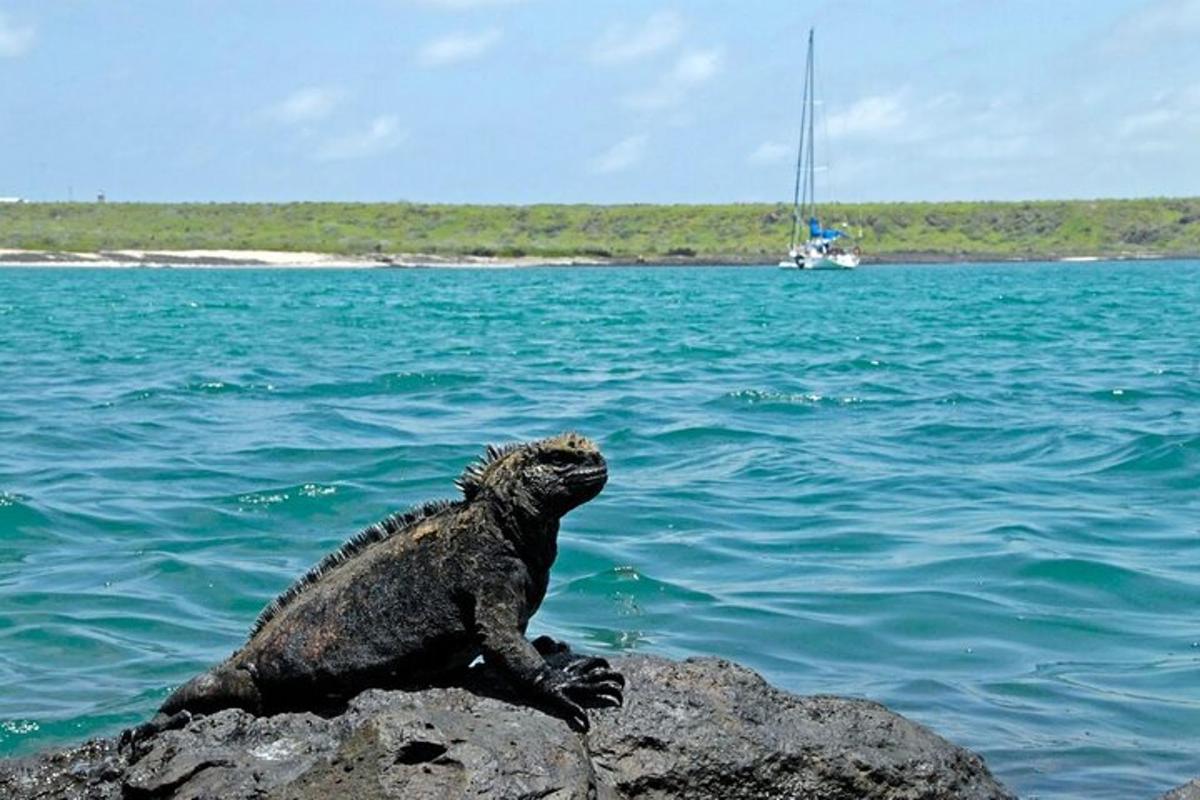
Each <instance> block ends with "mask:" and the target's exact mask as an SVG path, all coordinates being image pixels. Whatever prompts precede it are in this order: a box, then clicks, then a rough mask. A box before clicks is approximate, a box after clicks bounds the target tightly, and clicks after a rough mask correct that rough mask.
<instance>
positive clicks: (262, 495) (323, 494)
mask: <svg viewBox="0 0 1200 800" xmlns="http://www.w3.org/2000/svg"><path fill="white" fill-rule="evenodd" d="M337 491H338V487H337V486H334V485H327V484H321V483H303V484H299V485H297V486H287V487H282V488H278V489H267V490H265V491H261V492H248V493H246V494H240V495H238V496H237V497H236V503H237V506H238V507H239V508H240V509H241V510H243V511H249V510H261V509H264V508H270V507H272V506H288V505H293V504H297V503H308V502H311V501H313V500H320V499H323V498H327V497H330V496H332V495H335V494H337Z"/></svg>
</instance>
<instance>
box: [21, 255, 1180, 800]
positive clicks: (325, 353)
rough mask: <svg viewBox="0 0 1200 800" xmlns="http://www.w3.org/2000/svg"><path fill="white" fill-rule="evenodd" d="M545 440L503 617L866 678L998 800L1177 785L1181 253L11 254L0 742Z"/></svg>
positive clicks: (127, 685)
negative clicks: (980, 762) (332, 258)
mask: <svg viewBox="0 0 1200 800" xmlns="http://www.w3.org/2000/svg"><path fill="white" fill-rule="evenodd" d="M565 429H576V430H579V431H581V432H583V433H586V434H587V435H589V436H591V437H593V438H595V439H596V440H598V442H599V443H600V444H601V447H602V449H603V451H604V452H605V454H606V455H607V457H608V459H609V464H610V473H611V477H610V481H609V484H608V487H607V488H606V489H605V491H604V492H603V493H602V494H601V495H600V496H599V497H598V498H596V499H595V500H594V501H592V502H591V503H589V504H587V505H585V506H583V507H581V508H579V509H578V510H576V511H575V512H573V513H572V514H571V515H569V516H568V517H567V518H566V519H565V520H564V525H563V530H562V534H561V540H560V546H561V555H560V556H559V560H558V563H557V564H556V565H555V568H554V571H553V575H552V584H551V590H550V593H549V595H548V597H547V599H546V602H545V604H544V606H543V607H542V611H541V612H540V613H539V614H538V616H537V617H536V618H535V619H534V622H533V625H532V626H531V632H532V633H550V634H552V635H554V636H557V637H561V638H564V639H566V640H568V641H570V642H572V643H575V644H577V645H579V646H581V647H582V648H584V649H591V650H594V651H599V652H602V653H621V652H647V653H658V654H662V655H666V656H672V657H682V656H689V655H716V656H722V657H725V658H730V659H736V660H737V661H740V662H742V663H744V664H747V665H749V666H751V667H754V668H755V669H758V670H760V671H761V672H762V673H764V674H765V675H766V676H767V677H768V678H769V679H770V680H771V681H772V682H774V683H776V684H778V685H780V686H783V687H785V688H787V689H790V690H793V691H796V692H801V693H816V692H820V693H837V694H845V695H858V696H863V697H868V698H871V699H874V700H878V701H881V702H883V703H886V704H888V705H889V706H891V707H892V708H894V709H896V710H898V711H900V712H902V713H904V714H906V715H908V716H909V717H911V718H913V719H915V720H917V721H919V722H922V723H924V724H926V725H929V726H931V727H932V728H933V729H934V730H936V731H938V732H939V733H941V734H942V735H944V736H946V737H947V738H949V739H951V740H952V741H955V742H957V743H959V744H963V745H966V746H968V747H971V748H973V749H975V750H977V751H979V752H981V753H982V754H983V755H984V756H985V757H986V758H987V761H988V764H989V766H990V767H991V769H992V770H993V772H994V773H995V774H996V775H997V776H998V777H999V778H1000V779H1001V780H1003V781H1004V782H1005V783H1007V784H1008V785H1009V786H1011V787H1012V788H1013V789H1015V790H1017V791H1019V792H1020V793H1021V794H1022V796H1028V797H1043V798H1050V797H1088V798H1122V800H1125V799H1127V798H1141V797H1145V798H1150V797H1153V796H1156V795H1157V794H1158V793H1160V792H1162V791H1165V790H1166V789H1168V788H1170V787H1171V786H1173V785H1176V784H1178V783H1181V782H1183V781H1185V780H1187V779H1189V778H1192V777H1195V776H1198V775H1200V743H1198V740H1197V736H1196V732H1197V731H1200V491H1198V490H1200V262H1161V263H1121V264H1116V263H1089V264H1004V265H969V266H887V267H869V266H868V267H863V268H861V269H859V270H858V271H855V272H852V273H801V272H798V271H795V270H792V271H784V270H779V269H753V268H727V269H726V268H711V269H695V268H693V269H668V268H657V269H649V268H647V269H601V268H578V269H563V268H555V269H527V270H508V271H503V270H490V271H484V270H464V271H452V270H437V271H435V270H427V271H426V270H372V271H365V270H358V271H350V270H278V269H270V270H264V269H250V268H247V269H229V270H151V269H128V270H71V269H49V268H42V269H0V754H3V755H12V754H21V753H28V752H30V751H32V750H35V749H37V748H41V747H46V746H49V745H55V744H62V743H66V742H71V741H75V740H80V739H83V738H84V737H87V736H92V735H97V734H112V733H115V732H116V731H118V730H120V729H121V728H122V727H124V726H127V725H129V724H131V723H135V722H138V721H140V720H142V719H143V718H145V717H147V716H148V715H150V714H151V712H152V711H153V710H154V708H155V707H156V706H157V704H158V703H159V702H160V701H161V700H162V699H163V698H164V697H165V696H166V694H167V693H168V692H169V690H170V689H171V688H172V687H173V686H175V685H177V684H179V683H180V682H182V681H183V680H185V679H186V678H188V677H190V676H192V675H193V674H195V673H196V672H198V671H200V670H202V669H203V668H205V667H206V666H208V665H211V664H212V663H214V662H216V661H219V660H220V659H222V658H224V657H225V656H226V655H227V654H228V653H229V652H230V651H232V650H233V649H234V648H236V647H237V646H238V645H239V644H240V643H241V642H242V641H243V638H244V636H245V634H246V631H247V629H248V627H249V625H250V624H251V622H252V621H253V619H254V617H255V616H256V615H257V613H258V612H259V610H260V609H261V607H262V606H263V605H264V604H265V603H266V602H267V601H269V600H270V599H271V598H272V597H273V596H274V595H275V594H276V593H277V592H279V591H280V590H282V589H283V588H284V587H286V586H287V585H288V584H289V583H290V582H291V580H292V579H293V578H295V577H296V576H297V575H299V574H300V573H301V572H303V571H304V570H305V569H306V568H307V567H308V566H309V565H311V564H312V563H314V562H315V561H317V560H318V559H319V558H320V557H321V556H322V555H323V554H324V553H326V552H327V551H329V550H330V549H332V548H334V547H335V546H336V545H338V544H339V542H341V541H342V540H343V539H345V538H347V537H348V536H350V535H351V534H353V533H354V532H355V531H357V530H358V529H359V528H361V527H363V526H365V525H367V524H369V523H371V522H373V521H375V520H376V519H378V518H380V517H382V516H383V515H385V514H387V513H389V512H391V511H393V510H396V509H401V508H404V507H406V506H408V505H411V504H415V503H419V502H421V501H424V500H430V499H434V498H439V497H446V496H451V495H453V493H454V487H453V483H452V482H453V479H454V478H455V476H456V475H457V474H458V473H459V471H460V470H461V469H462V468H463V466H465V465H466V464H467V463H468V462H469V461H471V460H472V459H473V458H474V457H475V456H477V455H478V454H479V453H480V451H481V448H482V446H483V445H484V444H485V443H488V442H506V441H511V440H517V439H528V438H534V437H542V436H546V435H549V434H553V433H557V432H559V431H562V430H565Z"/></svg>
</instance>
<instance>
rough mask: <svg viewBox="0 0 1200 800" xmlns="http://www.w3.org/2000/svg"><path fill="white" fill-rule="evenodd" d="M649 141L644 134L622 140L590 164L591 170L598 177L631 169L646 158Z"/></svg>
mask: <svg viewBox="0 0 1200 800" xmlns="http://www.w3.org/2000/svg"><path fill="white" fill-rule="evenodd" d="M648 141H649V139H648V138H647V137H646V136H645V135H644V134H637V135H634V136H629V137H627V138H625V139H622V140H621V141H619V142H617V143H616V144H614V145H613V146H612V147H610V148H608V149H607V150H605V151H604V152H603V153H601V154H600V155H598V156H596V157H595V158H593V159H592V160H591V162H590V164H589V168H590V170H591V171H592V172H594V173H596V174H598V175H605V174H608V173H611V172H620V171H622V170H626V169H629V168H630V167H632V166H633V165H634V164H637V163H638V162H639V161H641V160H642V159H643V158H644V157H645V156H646V144H647V142H648Z"/></svg>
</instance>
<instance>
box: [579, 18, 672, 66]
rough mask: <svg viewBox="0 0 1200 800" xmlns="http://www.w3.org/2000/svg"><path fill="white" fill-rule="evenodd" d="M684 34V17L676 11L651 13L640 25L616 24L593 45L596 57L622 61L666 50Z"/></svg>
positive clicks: (618, 62) (596, 60)
mask: <svg viewBox="0 0 1200 800" xmlns="http://www.w3.org/2000/svg"><path fill="white" fill-rule="evenodd" d="M681 36H683V17H681V16H679V14H676V13H675V12H673V11H660V12H658V13H657V14H653V15H651V17H650V18H649V19H647V20H646V21H645V22H644V23H642V24H641V25H640V26H637V27H631V26H626V25H615V26H613V27H611V28H609V29H608V30H607V31H605V33H604V35H603V36H601V37H600V39H599V40H598V41H597V42H596V43H595V44H594V45H592V60H593V61H595V62H597V63H600V64H622V63H625V62H629V61H637V60H638V59H641V58H645V57H647V56H652V55H654V54H655V53H658V52H661V51H663V50H666V49H667V48H668V47H670V46H671V45H673V44H675V43H676V42H678V41H679V39H680V37H681Z"/></svg>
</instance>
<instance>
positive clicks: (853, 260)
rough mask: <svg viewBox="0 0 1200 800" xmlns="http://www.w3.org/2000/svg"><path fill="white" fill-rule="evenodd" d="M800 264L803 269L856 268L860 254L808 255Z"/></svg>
mask: <svg viewBox="0 0 1200 800" xmlns="http://www.w3.org/2000/svg"><path fill="white" fill-rule="evenodd" d="M799 266H800V268H801V269H854V268H855V267H857V266H858V256H856V255H855V254H854V253H837V254H833V255H806V256H805V257H804V260H803V262H802V263H801V264H800V265H799Z"/></svg>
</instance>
